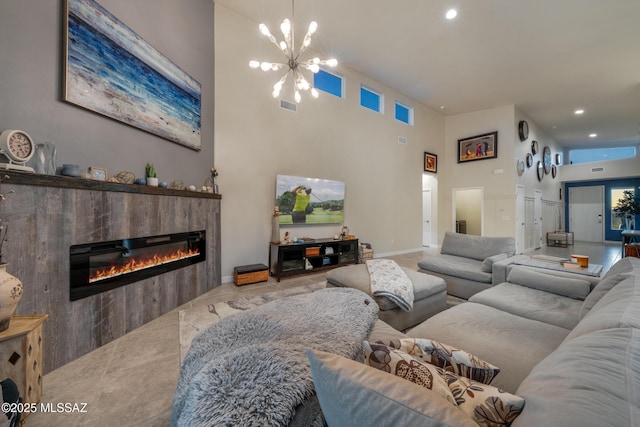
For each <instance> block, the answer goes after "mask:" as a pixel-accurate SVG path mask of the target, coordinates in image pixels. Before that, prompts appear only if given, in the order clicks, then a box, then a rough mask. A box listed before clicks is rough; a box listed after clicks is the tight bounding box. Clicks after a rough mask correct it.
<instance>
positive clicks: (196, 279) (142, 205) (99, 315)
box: [0, 171, 221, 373]
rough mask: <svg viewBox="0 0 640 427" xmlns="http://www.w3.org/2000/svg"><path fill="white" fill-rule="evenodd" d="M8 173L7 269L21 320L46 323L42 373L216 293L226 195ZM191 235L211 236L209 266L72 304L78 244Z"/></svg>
mask: <svg viewBox="0 0 640 427" xmlns="http://www.w3.org/2000/svg"><path fill="white" fill-rule="evenodd" d="M5 174H6V175H7V176H9V178H8V179H6V180H4V181H3V182H2V184H1V185H0V193H1V194H4V195H5V197H6V200H4V201H2V202H0V219H1V220H2V224H3V225H8V227H9V228H8V235H7V242H5V244H4V247H3V252H4V254H3V260H4V262H6V263H7V264H8V267H7V270H8V271H9V272H10V273H11V274H13V275H15V276H16V277H18V278H19V279H20V280H21V281H22V282H23V285H24V292H23V296H22V299H21V301H20V304H19V305H18V308H17V310H16V314H24V315H31V314H47V315H48V316H49V317H48V319H47V321H46V322H45V323H44V341H45V344H44V354H43V359H44V360H43V362H44V372H45V373H47V372H49V371H51V370H53V369H55V368H58V367H60V366H62V365H64V364H66V363H68V362H70V361H72V360H74V359H76V358H78V357H80V356H82V355H83V354H85V353H88V352H90V351H92V350H94V349H96V348H98V347H100V346H102V345H104V344H107V343H108V342H110V341H112V340H114V339H116V338H118V337H120V336H122V335H124V334H126V333H127V332H129V331H131V330H133V329H135V328H137V327H139V326H142V325H143V324H145V323H147V322H149V321H151V320H153V319H155V318H156V317H158V316H160V315H162V314H164V313H166V312H168V311H170V310H172V309H173V308H175V307H178V306H180V305H182V304H184V303H186V302H188V301H190V300H192V299H193V298H195V297H197V296H198V295H201V294H202V293H204V292H206V291H208V290H211V289H213V288H214V287H216V286H219V285H220V282H221V273H220V200H221V196H220V195H217V194H209V193H199V192H192V191H184V190H170V189H164V188H157V187H146V186H140V185H126V184H118V183H109V182H100V181H92V180H88V179H81V178H70V177H63V176H48V175H34V174H24V173H19V172H4V171H0V175H5ZM11 191H13V192H12V193H11V194H10V192H11ZM195 230H205V233H206V252H207V257H206V260H204V261H203V262H200V263H196V264H193V265H189V266H185V267H183V268H180V269H177V270H173V271H169V272H166V273H163V274H160V275H157V276H154V277H150V278H145V279H142V280H140V281H138V282H135V283H132V284H129V285H127V286H123V287H118V288H116V289H111V290H108V291H106V292H103V293H100V294H97V295H92V296H89V297H86V298H82V299H79V300H76V301H71V300H70V298H69V275H70V262H69V249H70V247H71V246H72V245H78V244H86V243H93V242H100V241H110V240H117V239H126V238H129V237H131V236H155V235H161V234H171V233H185V232H190V231H195Z"/></svg>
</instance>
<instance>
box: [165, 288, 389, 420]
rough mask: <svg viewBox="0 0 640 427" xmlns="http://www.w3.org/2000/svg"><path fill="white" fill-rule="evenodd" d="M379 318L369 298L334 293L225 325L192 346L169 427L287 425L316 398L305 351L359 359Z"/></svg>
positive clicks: (274, 304)
mask: <svg viewBox="0 0 640 427" xmlns="http://www.w3.org/2000/svg"><path fill="white" fill-rule="evenodd" d="M377 313H378V305H377V304H375V302H374V301H373V299H372V298H371V297H369V296H368V295H366V294H365V293H363V292H361V291H358V290H355V289H349V288H332V289H322V290H319V291H316V292H313V293H306V294H301V295H295V296H290V297H285V298H280V299H277V300H275V301H271V302H268V303H266V304H264V305H262V306H259V307H257V308H254V309H251V310H248V311H244V312H242V313H238V314H234V315H231V316H229V317H225V318H223V319H220V320H219V321H218V322H216V323H214V324H213V325H211V326H210V327H209V328H208V329H206V330H205V331H204V332H203V333H202V334H200V335H198V336H197V337H196V338H195V339H194V340H193V342H192V343H191V347H190V349H189V351H188V352H187V354H186V356H185V359H184V362H183V365H182V368H181V372H180V379H179V380H178V386H177V388H176V393H175V396H174V401H173V407H172V411H171V425H172V426H189V427H197V426H212V425H228V426H236V425H242V426H285V425H288V424H289V423H290V422H291V420H292V418H293V417H294V414H295V412H296V409H297V407H298V406H299V405H300V404H302V403H303V402H304V401H305V400H307V399H308V398H309V397H311V396H312V395H313V394H314V388H313V381H312V378H311V372H310V369H309V361H308V359H307V356H306V349H308V348H313V349H319V350H324V351H330V352H332V353H335V354H339V355H342V356H345V357H349V358H352V359H356V358H360V357H361V352H362V341H363V340H365V339H366V338H367V337H368V336H369V333H370V332H371V329H372V328H373V324H374V323H375V320H376V319H377Z"/></svg>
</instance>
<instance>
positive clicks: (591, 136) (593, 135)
mask: <svg viewBox="0 0 640 427" xmlns="http://www.w3.org/2000/svg"><path fill="white" fill-rule="evenodd" d="M596 136H598V134H597V133H590V134H589V138H595V137H596Z"/></svg>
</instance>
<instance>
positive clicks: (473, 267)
mask: <svg viewBox="0 0 640 427" xmlns="http://www.w3.org/2000/svg"><path fill="white" fill-rule="evenodd" d="M515 250H516V241H515V238H513V237H487V236H474V235H470V234H459V233H452V232H450V231H447V232H446V233H445V236H444V239H443V241H442V246H441V247H440V254H438V255H425V256H424V258H423V259H422V260H421V261H420V262H418V267H419V271H421V272H423V273H427V274H430V275H433V276H438V277H441V278H442V279H444V281H445V282H446V284H447V293H448V294H450V295H454V296H457V297H460V298H464V299H468V298H469V297H471V296H472V295H473V294H475V293H478V292H480V291H482V290H485V289H488V288H490V287H491V286H493V285H496V284H498V283H500V282H502V281H503V280H500V277H499V276H497V277H494V274H493V264H494V263H496V262H499V261H504V260H505V259H507V258H510V257H512V256H514V254H515Z"/></svg>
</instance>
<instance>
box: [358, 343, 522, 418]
mask: <svg viewBox="0 0 640 427" xmlns="http://www.w3.org/2000/svg"><path fill="white" fill-rule="evenodd" d="M363 347H364V352H365V364H367V365H369V366H371V367H374V368H377V369H380V370H383V371H385V372H389V373H391V374H394V375H396V376H399V377H402V378H404V379H406V380H409V381H411V382H413V383H415V384H418V385H422V386H423V387H425V388H428V389H430V390H433V391H436V392H437V393H438V394H440V395H441V396H443V397H445V398H446V399H447V400H448V401H449V402H451V403H452V404H453V405H456V406H457V407H458V408H459V409H460V410H461V411H462V412H464V413H465V414H466V415H467V416H468V417H470V418H471V419H472V420H473V421H475V422H476V423H477V424H478V425H479V426H481V427H505V426H510V425H511V423H513V421H514V420H515V419H516V418H517V417H518V415H520V413H521V412H522V409H523V408H524V399H523V398H522V397H520V396H516V395H514V394H511V393H507V392H505V391H502V390H500V389H498V388H496V387H493V386H491V385H487V384H483V383H480V382H477V381H474V380H471V379H469V378H467V377H464V376H461V375H457V374H455V373H453V372H449V371H446V370H445V369H443V368H440V367H437V366H433V365H431V364H430V363H428V362H427V361H422V360H418V359H416V358H415V357H413V356H411V355H409V354H407V353H405V352H403V351H401V350H397V349H395V348H393V347H390V346H386V345H383V344H372V343H369V342H366V341H365V342H364V343H363ZM440 380H442V381H443V382H444V383H445V384H446V386H447V389H448V390H442V382H441V381H440ZM449 393H451V395H452V396H453V401H452V400H451V398H450V397H449Z"/></svg>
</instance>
